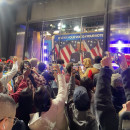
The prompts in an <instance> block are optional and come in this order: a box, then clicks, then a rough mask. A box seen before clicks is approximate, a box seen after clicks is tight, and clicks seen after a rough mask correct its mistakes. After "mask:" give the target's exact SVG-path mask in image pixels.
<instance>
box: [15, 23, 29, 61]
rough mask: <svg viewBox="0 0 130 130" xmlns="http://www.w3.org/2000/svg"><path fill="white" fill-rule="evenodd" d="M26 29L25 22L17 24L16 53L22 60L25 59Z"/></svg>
mask: <svg viewBox="0 0 130 130" xmlns="http://www.w3.org/2000/svg"><path fill="white" fill-rule="evenodd" d="M25 30H26V25H25V24H21V25H19V26H17V33H16V46H15V55H16V56H17V57H18V59H19V60H20V61H21V60H22V59H23V51H24V41H25Z"/></svg>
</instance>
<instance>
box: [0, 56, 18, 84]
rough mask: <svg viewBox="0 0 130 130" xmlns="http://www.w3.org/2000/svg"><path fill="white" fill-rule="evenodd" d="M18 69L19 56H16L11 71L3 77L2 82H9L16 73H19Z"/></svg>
mask: <svg viewBox="0 0 130 130" xmlns="http://www.w3.org/2000/svg"><path fill="white" fill-rule="evenodd" d="M17 71H18V64H17V58H16V57H14V59H13V67H12V69H11V71H10V72H9V73H7V74H6V75H5V76H3V77H2V78H1V82H6V83H8V82H9V81H10V80H11V79H12V78H13V77H14V75H15V74H16V73H17Z"/></svg>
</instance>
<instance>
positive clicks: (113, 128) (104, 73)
mask: <svg viewBox="0 0 130 130" xmlns="http://www.w3.org/2000/svg"><path fill="white" fill-rule="evenodd" d="M111 75H112V70H111V69H109V68H102V69H101V70H100V73H99V76H98V80H97V84H96V92H95V97H94V101H95V110H96V116H97V120H98V122H99V124H100V128H101V130H118V115H117V114H116V111H115V108H114V106H113V104H112V100H111V96H112V94H111V87H110V84H111Z"/></svg>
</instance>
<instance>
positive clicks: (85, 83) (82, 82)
mask: <svg viewBox="0 0 130 130" xmlns="http://www.w3.org/2000/svg"><path fill="white" fill-rule="evenodd" d="M80 85H81V86H83V87H85V88H86V89H87V91H88V95H89V98H90V99H91V90H92V89H93V88H94V85H93V81H92V80H91V79H90V78H88V77H84V78H82V79H80Z"/></svg>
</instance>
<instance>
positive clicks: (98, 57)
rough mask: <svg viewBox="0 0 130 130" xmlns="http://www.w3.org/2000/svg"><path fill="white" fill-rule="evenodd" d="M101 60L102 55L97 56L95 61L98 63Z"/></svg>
mask: <svg viewBox="0 0 130 130" xmlns="http://www.w3.org/2000/svg"><path fill="white" fill-rule="evenodd" d="M101 60H102V57H100V56H96V57H95V60H94V61H95V63H97V64H98V63H100V62H101Z"/></svg>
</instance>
